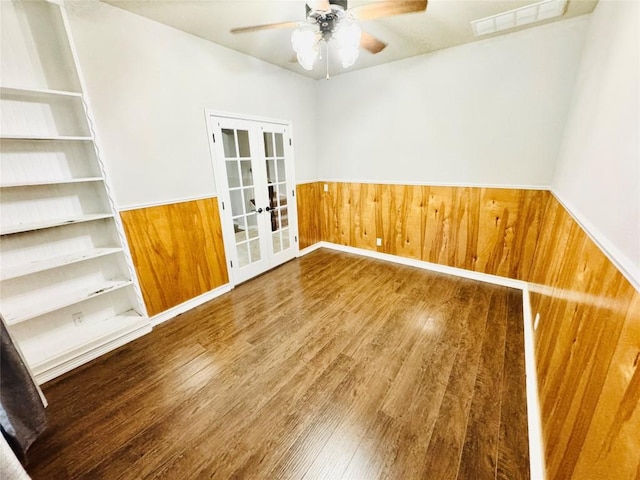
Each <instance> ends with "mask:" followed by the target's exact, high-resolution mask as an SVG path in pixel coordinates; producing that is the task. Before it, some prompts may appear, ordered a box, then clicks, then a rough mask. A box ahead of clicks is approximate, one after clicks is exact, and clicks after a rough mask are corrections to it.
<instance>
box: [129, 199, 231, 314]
mask: <svg viewBox="0 0 640 480" xmlns="http://www.w3.org/2000/svg"><path fill="white" fill-rule="evenodd" d="M120 216H121V217H122V223H123V224H124V230H125V233H126V235H127V240H128V241H129V247H130V249H131V254H132V257H133V263H134V265H135V268H136V272H137V273H138V278H139V280H140V286H141V288H142V295H143V297H144V301H145V305H146V306H147V311H148V312H149V315H150V316H152V315H156V314H158V313H160V312H163V311H165V310H168V309H169V308H171V307H175V306H176V305H179V304H181V303H183V302H185V301H187V300H190V299H192V298H195V297H197V296H198V295H201V294H203V293H206V292H208V291H210V290H213V289H214V288H216V287H219V286H221V285H224V284H226V283H228V282H229V277H228V274H227V262H226V259H225V254H224V245H223V240H222V230H221V224H220V215H219V212H218V202H217V200H216V199H215V198H207V199H202V200H194V201H190V202H181V203H174V204H170V205H160V206H156V207H149V208H141V209H137V210H127V211H124V212H121V214H120Z"/></svg>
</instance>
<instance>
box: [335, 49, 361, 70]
mask: <svg viewBox="0 0 640 480" xmlns="http://www.w3.org/2000/svg"><path fill="white" fill-rule="evenodd" d="M338 55H339V56H340V61H341V62H342V67H343V68H349V67H350V66H351V65H353V64H354V63H356V59H357V58H358V55H360V50H358V48H354V47H342V48H339V49H338Z"/></svg>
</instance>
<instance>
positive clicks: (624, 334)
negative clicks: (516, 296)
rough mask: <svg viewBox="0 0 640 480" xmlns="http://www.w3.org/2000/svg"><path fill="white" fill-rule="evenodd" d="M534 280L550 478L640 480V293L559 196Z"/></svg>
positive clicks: (547, 219)
mask: <svg viewBox="0 0 640 480" xmlns="http://www.w3.org/2000/svg"><path fill="white" fill-rule="evenodd" d="M528 280H529V281H530V282H531V283H530V291H531V304H532V313H533V315H534V316H535V314H536V313H538V312H539V313H540V321H539V326H538V329H537V331H536V332H535V353H536V355H535V356H536V364H537V373H538V383H539V395H540V407H541V415H542V420H543V425H542V427H543V435H544V447H545V459H546V467H547V472H548V476H549V478H550V479H566V478H575V479H605V478H606V479H632V478H636V479H637V478H640V294H639V293H638V292H637V291H635V289H634V288H633V286H632V285H631V284H630V283H629V282H628V281H627V279H626V278H625V277H624V276H623V275H622V274H621V273H620V272H619V271H618V269H617V268H616V267H615V266H614V265H613V264H612V263H611V261H610V260H609V259H608V258H607V257H606V256H605V255H604V253H603V252H602V251H601V250H600V249H599V248H598V246H597V245H596V244H595V243H594V242H593V241H592V240H591V239H590V238H589V237H588V236H587V234H586V233H585V232H584V230H582V228H581V227H580V226H579V225H578V224H577V223H576V222H575V220H574V219H573V218H572V217H571V216H570V215H569V213H568V212H567V211H566V210H565V209H564V207H563V206H562V205H561V204H560V203H559V202H558V201H557V200H556V199H555V198H553V197H552V198H551V200H550V201H549V203H548V205H547V210H546V212H545V215H544V222H543V227H542V230H541V234H540V238H539V240H538V246H537V249H536V255H535V259H534V268H533V270H532V272H531V275H530V277H529V278H528Z"/></svg>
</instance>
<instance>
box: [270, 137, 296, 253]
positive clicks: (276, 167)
mask: <svg viewBox="0 0 640 480" xmlns="http://www.w3.org/2000/svg"><path fill="white" fill-rule="evenodd" d="M263 141H264V147H265V160H266V167H267V182H268V187H267V188H268V189H269V210H270V211H269V214H270V215H271V222H270V223H271V243H272V248H273V253H278V252H281V251H283V250H286V249H288V248H289V247H290V246H291V242H290V238H289V235H290V231H289V229H288V225H289V221H288V216H287V192H288V191H289V188H290V186H289V184H288V181H287V172H286V165H285V156H284V155H285V152H284V141H285V139H284V136H283V134H282V133H279V132H264V133H263Z"/></svg>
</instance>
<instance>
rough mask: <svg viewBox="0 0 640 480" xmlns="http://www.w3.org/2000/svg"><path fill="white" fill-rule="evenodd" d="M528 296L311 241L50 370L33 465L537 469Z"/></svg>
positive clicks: (453, 471)
mask: <svg viewBox="0 0 640 480" xmlns="http://www.w3.org/2000/svg"><path fill="white" fill-rule="evenodd" d="M514 292H515V293H514ZM519 295H520V292H519V291H513V290H510V289H507V288H504V287H495V286H490V285H486V284H481V283H478V282H475V281H471V280H466V279H461V278H456V277H451V276H447V275H443V274H438V273H432V272H427V271H424V270H419V269H415V268H411V267H406V266H401V265H395V264H390V263H386V262H383V261H380V260H373V259H368V258H363V257H359V256H355V255H350V254H345V253H340V252H335V251H327V250H323V249H321V250H318V251H316V252H313V253H311V254H309V255H306V256H305V257H303V258H300V259H297V260H294V261H292V262H289V263H287V264H285V265H283V266H281V267H279V268H278V269H276V270H273V271H272V272H269V273H267V274H265V275H262V276H260V277H257V278H255V279H253V280H250V281H248V282H245V283H244V284H242V285H240V286H238V287H237V288H235V289H234V290H233V291H232V292H230V293H229V294H226V295H224V296H222V297H219V298H217V299H215V300H213V301H211V302H209V303H207V304H205V305H202V306H200V307H198V308H195V309H193V310H191V311H189V312H187V313H185V314H182V315H180V316H179V317H177V318H175V319H173V320H171V321H169V322H166V323H164V324H162V325H160V326H158V327H157V328H156V329H154V331H153V332H152V333H150V334H149V335H147V336H145V337H143V338H141V339H138V340H137V341H135V342H132V343H130V344H128V345H126V346H124V347H122V348H120V349H118V350H116V351H114V352H112V353H110V354H107V355H105V356H103V357H101V358H99V359H97V360H95V361H94V362H91V363H90V364H88V365H86V366H84V367H82V368H80V369H77V370H76V371H73V372H70V373H68V374H66V375H64V376H63V377H61V378H59V379H57V380H55V381H53V382H50V383H48V384H46V385H45V386H44V391H45V394H46V395H47V397H48V398H49V403H50V405H49V408H48V414H49V419H50V420H49V424H50V425H51V427H50V429H49V431H48V432H47V433H46V434H45V435H43V436H42V437H41V438H40V439H39V440H38V441H37V442H36V443H35V444H34V446H33V447H32V450H31V452H30V455H29V458H30V463H29V466H28V472H29V473H30V475H31V476H32V478H34V479H35V480H39V479H48V478H87V479H92V480H93V479H100V478H105V479H112V478H122V479H134V478H135V479H138V478H157V479H160V478H163V479H166V478H221V479H243V480H244V479H256V480H257V479H264V478H292V479H293V478H295V479H302V478H306V479H307V480H310V479H318V478H324V479H327V478H328V479H331V480H340V479H344V480H347V479H361V478H366V479H401V480H411V479H419V478H454V477H455V476H456V475H459V476H460V478H472V477H473V478H478V479H483V478H489V477H488V476H486V473H487V472H488V471H489V470H490V469H491V465H493V466H494V469H495V467H496V465H497V471H498V473H499V474H500V475H501V478H527V477H526V474H527V472H528V463H527V462H528V457H527V451H528V446H527V440H526V404H525V393H524V363H523V357H522V355H521V354H522V304H521V299H520V297H519ZM501 358H502V359H503V360H504V361H503V363H500V359H501ZM496 385H499V387H497V386H496ZM495 388H499V389H501V393H500V394H499V395H498V397H499V400H500V401H501V403H502V406H503V408H502V411H500V409H499V408H496V405H495V403H492V402H491V401H490V398H491V393H492V391H493V390H494V389H495ZM500 401H499V402H498V405H500ZM522 422H524V425H525V430H524V432H523V431H522V428H521V427H522ZM497 426H499V430H498V431H499V433H496V428H497ZM489 451H494V452H495V454H496V456H495V458H493V459H488V458H487V455H488V454H487V453H486V452H489ZM461 458H462V461H460V459H461ZM491 462H493V463H491ZM458 464H460V470H459V471H458V470H457V465H458ZM514 472H515V473H514ZM494 473H495V471H494ZM474 475H475V476H474ZM491 478H493V477H491Z"/></svg>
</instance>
